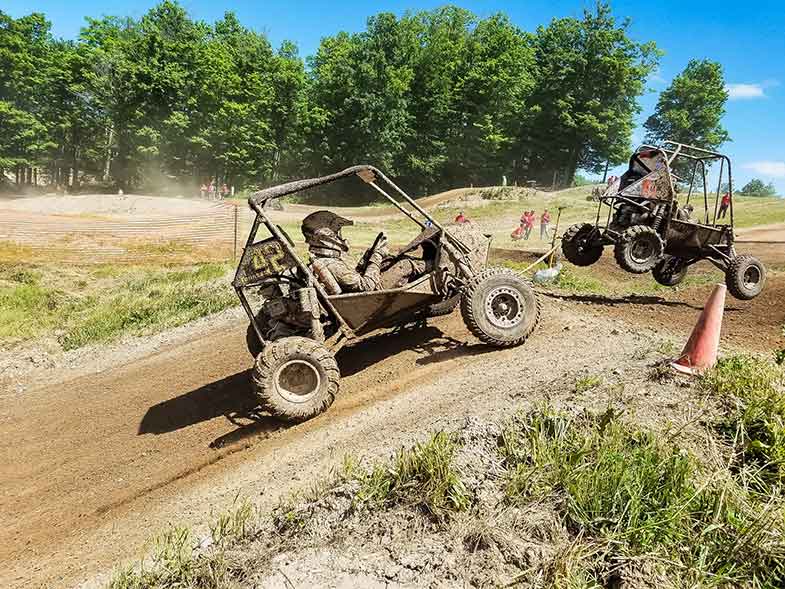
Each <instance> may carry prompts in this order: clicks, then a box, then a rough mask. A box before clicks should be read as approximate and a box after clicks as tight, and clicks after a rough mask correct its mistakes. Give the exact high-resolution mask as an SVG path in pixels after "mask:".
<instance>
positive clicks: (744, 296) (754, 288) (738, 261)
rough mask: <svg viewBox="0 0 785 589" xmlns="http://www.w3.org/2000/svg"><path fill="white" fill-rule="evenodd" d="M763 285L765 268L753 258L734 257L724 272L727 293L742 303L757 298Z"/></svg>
mask: <svg viewBox="0 0 785 589" xmlns="http://www.w3.org/2000/svg"><path fill="white" fill-rule="evenodd" d="M765 283H766V268H765V267H764V266H763V264H761V262H760V260H758V258H755V257H753V256H736V257H735V258H733V260H732V261H731V263H730V264H729V265H728V269H727V270H726V271H725V284H726V285H727V286H728V291H729V292H730V293H731V294H732V295H733V296H734V297H736V298H737V299H739V300H742V301H749V300H750V299H754V298H755V297H756V296H758V295H759V294H760V292H761V291H762V290H763V285H764V284H765Z"/></svg>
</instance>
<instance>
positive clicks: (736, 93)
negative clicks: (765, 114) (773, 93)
mask: <svg viewBox="0 0 785 589" xmlns="http://www.w3.org/2000/svg"><path fill="white" fill-rule="evenodd" d="M725 89H726V90H727V91H728V98H730V99H731V100H746V99H749V98H764V97H765V96H766V93H765V92H764V91H763V84H728V85H727V86H725Z"/></svg>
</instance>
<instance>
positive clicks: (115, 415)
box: [0, 246, 785, 587]
mask: <svg viewBox="0 0 785 589" xmlns="http://www.w3.org/2000/svg"><path fill="white" fill-rule="evenodd" d="M751 247H752V246H751ZM777 252H779V253H780V254H785V252H784V251H783V250H776V251H775V252H774V253H777ZM751 253H756V252H751ZM784 257H785V256H784ZM764 261H766V262H767V263H771V262H772V261H773V260H772V259H764ZM777 263H779V259H777ZM598 271H603V272H613V271H614V270H613V269H612V267H611V266H609V263H608V261H607V260H603V262H602V263H601V265H600V266H599V267H598ZM709 289H710V285H708V284H707V285H706V287H705V288H704V287H700V288H695V289H692V290H690V291H685V292H679V291H673V292H672V293H668V294H667V295H666V296H663V297H637V298H635V297H627V298H619V299H613V297H581V296H567V297H555V296H549V297H547V298H546V299H545V307H546V313H545V317H544V318H543V323H542V326H541V328H540V329H539V330H538V331H537V332H536V334H535V335H534V336H533V337H532V339H531V340H530V341H529V342H528V343H527V344H526V345H525V346H524V347H523V348H520V349H516V350H507V351H492V350H489V349H488V348H486V347H484V346H481V345H479V344H476V343H471V341H470V339H469V338H468V334H467V333H466V331H465V330H464V328H463V326H462V324H461V322H460V317H459V315H457V314H454V315H452V316H451V317H448V318H446V319H444V320H441V321H437V322H434V323H433V324H432V325H431V326H429V327H427V328H424V329H419V330H413V331H405V332H402V333H400V334H386V335H383V336H378V337H375V338H371V339H370V341H368V342H366V343H365V344H364V345H362V346H353V347H348V348H346V349H344V350H343V351H342V352H341V355H340V357H339V363H340V366H341V370H342V372H343V374H344V380H343V384H342V394H341V396H340V398H339V399H338V401H337V402H336V404H335V405H334V406H333V408H332V409H331V410H330V411H329V412H328V413H327V414H325V415H323V416H320V417H319V418H317V419H315V420H313V421H311V422H308V423H306V424H303V425H300V426H296V427H291V428H287V427H285V426H283V425H282V424H280V423H277V422H274V421H272V420H271V419H269V418H267V417H265V416H258V415H253V414H252V413H251V412H250V411H251V410H252V408H253V402H252V400H251V399H250V397H249V396H248V382H247V369H248V367H249V365H250V358H249V357H248V355H247V353H246V352H245V349H244V342H243V337H242V336H243V331H244V329H243V326H241V325H230V326H227V327H224V328H220V329H217V330H215V331H213V332H210V333H208V334H205V335H203V336H202V337H200V338H198V339H194V340H192V341H190V342H188V343H186V344H184V345H180V346H177V347H169V348H164V349H163V350H162V351H160V352H158V353H155V354H153V355H151V356H148V357H146V358H143V359H140V360H136V361H134V362H131V363H129V364H128V365H126V366H122V367H119V368H115V369H111V370H108V371H104V372H101V373H98V374H93V375H88V376H83V377H80V378H76V379H73V380H70V381H68V382H65V383H62V384H60V385H58V386H56V387H45V388H41V389H38V390H31V391H28V392H26V393H24V395H23V397H20V396H19V395H17V394H15V393H12V392H7V393H0V406H1V407H2V414H0V439H1V440H2V441H1V442H0V448H2V459H3V460H2V466H0V477H2V480H3V486H2V492H1V494H0V498H1V499H2V502H3V505H4V510H3V512H2V514H1V515H0V527H2V529H3V532H4V533H3V537H2V541H1V542H0V586H12V587H16V586H18V587H23V586H24V587H27V586H31V585H33V586H35V585H46V586H68V585H72V584H74V583H76V582H79V581H82V580H84V579H87V578H90V577H91V576H93V575H94V574H96V573H98V572H101V571H105V570H107V569H108V568H110V567H111V566H112V565H113V564H114V563H116V562H118V560H119V559H123V558H127V557H130V556H133V555H136V554H139V551H140V550H142V548H143V543H144V541H145V540H146V539H147V538H148V537H149V536H150V535H151V534H152V533H154V532H156V531H157V530H160V529H161V528H163V527H164V526H165V525H166V524H167V523H185V524H196V523H200V522H204V521H205V520H208V519H210V513H211V511H213V512H214V511H217V510H221V509H224V508H226V507H227V506H228V505H230V504H231V502H232V500H233V498H234V497H235V496H236V494H237V493H241V494H244V495H249V496H251V497H253V498H254V499H255V500H256V501H257V503H260V504H262V505H266V506H270V505H272V504H274V503H275V502H276V500H277V499H278V498H279V497H281V496H282V495H286V494H288V493H289V492H291V491H292V490H294V489H297V488H302V487H304V486H307V485H308V483H309V481H310V480H311V477H313V476H316V475H323V474H324V473H325V472H326V470H328V469H329V468H330V467H331V466H333V465H335V464H336V463H337V462H339V461H340V458H341V457H342V456H343V455H344V454H345V453H348V452H352V453H360V454H366V455H368V454H370V455H374V454H378V453H384V452H386V451H388V450H390V449H392V448H393V447H394V446H395V445H398V444H402V443H408V442H410V441H411V439H412V437H413V436H416V435H418V433H419V432H420V431H422V430H427V429H433V428H436V427H442V426H444V425H446V424H447V423H450V422H452V423H454V422H455V420H457V419H460V418H462V417H463V416H466V415H471V414H475V413H477V414H481V413H486V414H488V413H493V412H495V411H497V410H498V409H499V407H500V406H501V405H502V404H503V403H504V402H505V399H507V398H509V397H510V395H512V394H513V391H516V392H515V393H514V394H516V395H519V396H521V395H522V396H526V397H527V398H528V397H531V398H532V399H537V398H539V399H542V398H544V397H546V396H547V395H548V394H549V391H550V390H551V387H552V385H553V382H554V380H555V379H556V380H558V379H562V380H565V379H566V381H565V382H569V379H570V378H572V379H573V381H572V382H574V375H575V374H577V373H581V372H586V371H591V372H593V373H602V374H607V373H610V372H611V371H612V370H613V369H614V368H615V367H617V366H619V365H620V363H621V362H622V361H623V359H624V358H625V357H628V355H629V353H631V351H632V350H634V349H635V348H636V347H640V346H647V345H651V336H650V335H647V332H646V331H645V329H644V330H642V329H641V326H644V327H651V328H653V329H656V330H657V331H658V332H659V333H667V332H668V331H671V330H672V332H674V333H679V334H683V333H684V332H685V331H686V330H688V329H689V326H690V325H691V324H692V322H694V318H695V316H696V315H697V313H698V311H699V309H700V306H701V304H702V302H703V300H705V295H706V293H707V292H708V290H709ZM704 291H705V292H704ZM783 301H785V284H783V280H782V275H781V274H779V275H777V276H775V278H774V280H772V281H771V283H770V284H769V286H768V287H767V291H766V293H765V296H762V297H760V298H759V299H757V300H756V301H753V302H752V303H736V302H734V301H730V304H729V308H728V311H729V312H728V314H727V316H726V317H727V321H726V324H725V329H724V335H723V337H724V342H725V343H726V344H730V345H734V346H739V347H753V348H756V349H766V348H767V347H768V346H770V345H774V344H777V343H779V344H781V345H785V343H783V340H782V334H781V332H779V331H778V330H779V329H780V327H781V325H782V324H783V322H785V305H783ZM596 316H599V318H595V317H596ZM631 321H634V322H635V323H630V322H631ZM640 333H643V335H640ZM467 340H468V341H469V342H470V343H469V344H468V345H466V344H465V343H464V342H466V341H467ZM647 342H648V343H647ZM554 349H559V354H554V353H553V350H554ZM768 349H770V348H768ZM522 358H523V359H525V362H521V359H522ZM570 375H572V376H570Z"/></svg>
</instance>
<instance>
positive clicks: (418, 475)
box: [354, 432, 470, 519]
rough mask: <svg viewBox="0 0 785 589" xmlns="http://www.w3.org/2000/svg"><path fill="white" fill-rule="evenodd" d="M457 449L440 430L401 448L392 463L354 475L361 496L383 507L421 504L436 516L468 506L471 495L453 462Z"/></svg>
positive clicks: (450, 438) (359, 496)
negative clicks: (421, 440) (411, 445)
mask: <svg viewBox="0 0 785 589" xmlns="http://www.w3.org/2000/svg"><path fill="white" fill-rule="evenodd" d="M456 448H457V445H456V441H455V438H454V437H453V436H451V435H449V434H447V433H444V432H439V433H437V434H435V435H433V436H431V437H430V438H429V439H428V440H427V441H426V442H423V443H418V444H415V445H414V446H413V447H412V448H409V449H402V450H400V451H398V453H397V454H396V455H395V457H394V458H393V459H392V461H391V462H390V463H389V464H385V463H380V464H377V465H375V466H374V467H373V468H372V469H371V470H370V471H368V472H359V473H356V474H355V475H354V476H355V478H356V479H357V480H358V481H359V482H360V491H359V493H358V495H357V497H358V499H359V500H360V501H361V502H365V503H369V504H371V505H376V506H383V507H390V506H393V505H408V506H413V507H417V508H419V509H422V510H423V511H425V512H426V513H428V514H429V515H431V516H433V517H435V518H436V519H443V518H444V517H445V516H446V515H447V514H449V513H452V512H456V511H463V510H465V509H467V508H468V507H469V504H470V496H469V493H468V491H467V490H466V487H465V485H464V484H463V481H462V480H461V477H460V473H459V472H458V471H457V470H456V469H455V467H454V465H453V458H454V456H455V451H456Z"/></svg>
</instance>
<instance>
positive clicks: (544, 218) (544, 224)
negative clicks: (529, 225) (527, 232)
mask: <svg viewBox="0 0 785 589" xmlns="http://www.w3.org/2000/svg"><path fill="white" fill-rule="evenodd" d="M550 222H551V214H550V213H549V212H548V209H545V210H544V211H543V212H542V215H540V239H550V237H551V235H550V233H548V225H549V223H550Z"/></svg>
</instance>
